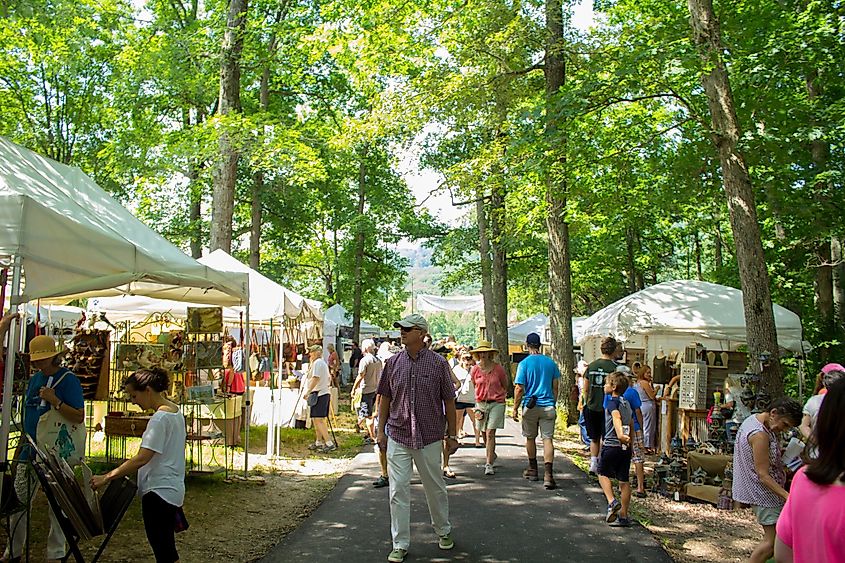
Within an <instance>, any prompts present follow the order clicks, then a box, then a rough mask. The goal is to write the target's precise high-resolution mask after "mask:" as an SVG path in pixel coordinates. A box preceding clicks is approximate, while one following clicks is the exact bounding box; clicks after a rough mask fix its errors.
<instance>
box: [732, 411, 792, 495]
mask: <svg viewBox="0 0 845 563" xmlns="http://www.w3.org/2000/svg"><path fill="white" fill-rule="evenodd" d="M758 432H763V433H764V434H765V435H766V436H767V437H768V439H769V475H771V476H772V479H774V480H775V481H776V482H777V483H778V484H779V485H780V486H781V487H783V486H784V485H785V484H786V469H785V468H784V466H783V461H782V460H781V456H782V452H781V449H780V443H778V438H777V436H776V435H775V434H774V433H772V432H770V431H769V430H768V429H767V428H766V427H765V425H764V424H763V423H762V422H760V421H759V420H757V416H756V415H753V414H752V415H751V416H749V417H748V418H746V419H745V422H743V423H742V426H740V427H739V431H738V432H737V435H736V445H735V446H734V476H733V498H734V500H736V501H738V502H743V503H745V504H751V505H753V506H761V507H764V508H778V507H781V506H783V502H784V501H783V499H782V498H781V497H779V496H778V495H776V494H775V493H774V492H773V491H772V490H771V489H769V488H768V487H766V486H765V485H764V484H763V483H761V482H760V478H759V477H758V476H757V470H756V469H755V468H754V453H753V452H752V450H751V444H750V443H749V441H748V439H749V438H750V437H751V436H753V435H754V434H757V433H758Z"/></svg>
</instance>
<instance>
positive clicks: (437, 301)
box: [416, 293, 484, 313]
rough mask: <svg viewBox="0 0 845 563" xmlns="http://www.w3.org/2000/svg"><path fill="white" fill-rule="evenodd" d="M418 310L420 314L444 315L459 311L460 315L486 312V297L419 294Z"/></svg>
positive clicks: (417, 300)
mask: <svg viewBox="0 0 845 563" xmlns="http://www.w3.org/2000/svg"><path fill="white" fill-rule="evenodd" d="M416 310H417V311H418V312H420V313H442V312H451V311H457V312H460V313H468V312H481V313H483V312H484V297H483V296H481V295H455V296H450V297H440V296H438V295H427V294H424V293H419V294H417V299H416Z"/></svg>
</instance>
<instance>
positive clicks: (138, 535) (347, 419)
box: [0, 399, 363, 563]
mask: <svg viewBox="0 0 845 563" xmlns="http://www.w3.org/2000/svg"><path fill="white" fill-rule="evenodd" d="M354 424H355V419H354V418H353V417H352V416H351V415H350V414H349V407H348V399H347V400H345V401H344V400H343V399H342V400H341V413H340V414H339V416H338V418H337V421H336V424H335V430H336V432H337V437H338V444H339V445H340V448H339V449H338V450H337V451H335V452H331V453H329V454H314V453H312V452H310V451H309V450H308V448H307V446H308V444H309V443H311V442H313V440H314V432H313V430H295V429H283V432H282V443H283V450H284V452H285V453H284V456H283V457H280V458H273V459H271V458H268V457H266V456H265V455H262V454H263V453H266V452H264V451H263V450H264V448H265V442H264V440H265V436H266V429H265V428H262V427H253V429H252V431H251V432H252V433H253V435H254V438H255V440H254V441H252V442H251V444H252V445H251V447H250V455H249V465H250V472H249V476H250V478H249V480H242V479H238V478H235V479H230V480H228V482H227V481H225V480H224V478H223V474H216V475H210V476H199V477H188V478H187V480H186V483H185V485H186V486H185V489H186V493H185V505H184V509H185V515H186V516H187V518H188V522H189V523H190V528H189V529H188V530H187V531H185V532H182V533H180V534H178V535H177V536H176V538H177V539H176V543H177V548H178V550H179V555H180V559H181V560H182V561H190V562H193V561H229V562H241V561H252V560H255V559H258V558H260V557H261V556H263V555H264V554H265V553H266V552H267V551H268V550H269V549H270V548H271V547H272V546H273V545H275V544H277V543H278V542H279V541H280V540H281V539H282V538H283V537H284V536H285V535H287V534H288V533H290V532H291V531H292V530H294V529H296V527H297V526H298V525H299V523H300V522H301V521H302V520H303V519H304V518H306V517H307V516H308V515H309V514H310V513H311V512H312V511H313V510H314V509H315V508H316V507H317V506H319V504H320V503H321V502H322V500H323V498H325V496H326V495H327V494H328V493H329V491H331V489H332V488H333V487H334V485H335V484H336V483H337V481H338V479H339V478H340V476H341V475H342V474H343V473H344V471H346V468H347V467H348V464H349V463H350V461H351V459H352V458H353V457H354V456H355V455H356V454H357V453H358V452H359V451H360V450H361V447H362V438H363V434H357V433H356V432H355V431H354V430H353V428H354ZM234 465H235V467H241V468H242V467H243V450H235V461H234ZM242 474H243V471H242V470H241V471H240V472H238V474H237V475H242ZM32 514H33V516H32V528H31V529H32V533H31V542H32V544H31V549H30V560H32V561H43V560H44V559H43V557H44V554H45V547H46V539H47V528H48V526H49V523H48V518H47V501H46V499H45V497H44V495H43V494H41V493H39V494H38V496H37V498H36V501H35V503H34V505H33V512H32ZM2 528H3V531H2V532H0V542H2V545H5V544H6V532H5V530H6V526H5V524H4V526H3V527H2ZM100 539H102V538H100ZM98 545H99V541H97V540H92V541H89V542H85V543H84V544H83V548H82V551H83V554H84V555H85V558H86V559H90V558H91V557H93V555H94V554H95V553H96V550H97V547H98ZM154 560H155V559H154V557H153V555H152V551H151V550H150V547H149V544H148V543H147V539H146V536H145V534H144V525H143V522H142V520H141V503H140V501H139V499H135V501H133V503H132V505H131V506H130V508H129V511H128V512H127V513H126V515H125V516H124V518H123V520H122V521H121V523H120V526H119V527H118V529H117V531H116V533H115V535H114V536H113V537H112V539H111V541H110V542H109V544H108V546H107V548H106V550H105V552H104V553H103V556H102V557H101V559H100V561H103V562H106V563H146V562H153V561H154Z"/></svg>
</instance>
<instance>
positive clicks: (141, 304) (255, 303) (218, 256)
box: [95, 250, 323, 322]
mask: <svg viewBox="0 0 845 563" xmlns="http://www.w3.org/2000/svg"><path fill="white" fill-rule="evenodd" d="M199 262H200V263H202V264H205V265H207V266H210V267H213V268H214V269H216V270H219V271H221V272H239V273H243V274H246V275H247V276H249V298H250V309H249V319H250V322H269V321H271V320H273V321H280V322H284V320H285V319H291V320H294V319H296V320H300V321H319V320H321V319H322V318H323V315H322V313H321V312H320V303H319V302H317V301H311V300H310V299H305V298H304V297H302V296H301V295H299V294H298V293H296V292H294V291H291V290H289V289H286V288H285V287H283V286H281V285H279V284H278V283H276V282H274V281H273V280H271V279H270V278H267V277H265V276H263V275H262V274H261V273H259V272H257V271H255V270H253V269H251V268H250V267H249V266H247V265H245V264H243V263H242V262H240V261H239V260H238V259H236V258H234V257H232V256H230V255H229V254H228V253H227V252H225V251H223V250H215V251H214V252H212V253H211V254H209V255H207V256H203V257H202V258H200V259H199ZM203 305H208V303H204V304H192V303H183V302H176V301H169V300H162V299H151V298H148V297H137V296H136V297H106V298H101V299H97V300H96V303H95V307H96V308H97V309H98V310H100V311H104V312H106V313H109V317H110V318H113V320H122V319H135V320H140V319H143V318H146V317H147V316H148V315H150V314H152V313H157V312H167V313H169V314H171V315H173V316H174V317H178V318H184V317H185V315H186V314H187V311H186V309H187V308H188V307H190V306H196V307H202V306H203ZM243 312H244V311H243V308H242V307H225V308H224V309H223V318H224V319H226V320H227V321H230V322H234V321H238V320H239V319H240V317H241V314H242V313H243Z"/></svg>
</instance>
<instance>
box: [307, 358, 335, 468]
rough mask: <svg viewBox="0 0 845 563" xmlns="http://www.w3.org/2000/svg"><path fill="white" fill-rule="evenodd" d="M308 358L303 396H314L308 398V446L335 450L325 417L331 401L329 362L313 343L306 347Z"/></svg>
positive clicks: (327, 414)
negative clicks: (311, 431)
mask: <svg viewBox="0 0 845 563" xmlns="http://www.w3.org/2000/svg"><path fill="white" fill-rule="evenodd" d="M308 353H309V354H310V360H309V362H308V383H307V385H308V388H307V390H306V393H305V397H306V398H309V397H311V396H312V394H314V395H315V397H316V402H314V400H313V399H311V400H309V402H308V404H309V405H310V406H311V413H310V414H311V421H312V422H313V423H314V443H313V444H311V445H310V446H308V448H309V449H311V450H318V451H321V452H330V451H332V450H336V449H337V446H335V444H334V442H332V440H331V438H329V430H328V426H327V425H326V419H327V418H328V416H329V403H330V401H331V390H330V386H331V374H330V373H329V364H327V363H326V361H325V360H324V359H323V347H322V346H320V345H319V344H315V345H313V346H311V347H310V348H309V349H308Z"/></svg>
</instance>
